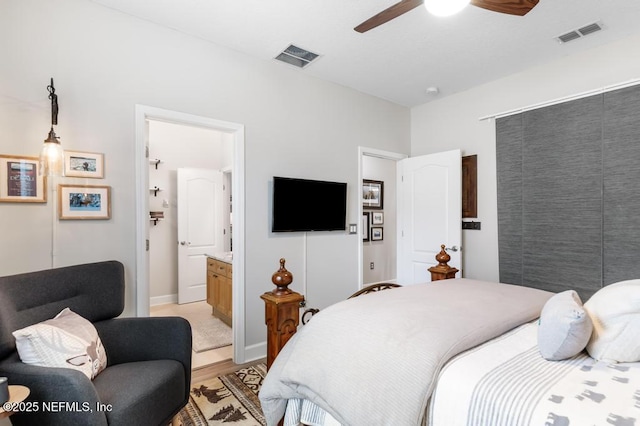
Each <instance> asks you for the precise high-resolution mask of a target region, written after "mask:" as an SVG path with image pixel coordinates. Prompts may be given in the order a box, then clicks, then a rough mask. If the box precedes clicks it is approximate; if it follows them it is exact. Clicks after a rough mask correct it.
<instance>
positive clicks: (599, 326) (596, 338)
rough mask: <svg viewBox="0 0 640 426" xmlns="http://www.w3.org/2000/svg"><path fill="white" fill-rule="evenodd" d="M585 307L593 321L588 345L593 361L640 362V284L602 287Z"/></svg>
mask: <svg viewBox="0 0 640 426" xmlns="http://www.w3.org/2000/svg"><path fill="white" fill-rule="evenodd" d="M584 307H585V309H586V310H587V312H588V313H589V315H590V316H591V319H592V320H593V335H592V336H591V340H590V341H589V344H588V345H587V352H589V355H591V357H592V358H595V359H597V360H604V361H608V362H635V361H640V280H629V281H620V282H618V283H615V284H610V285H608V286H606V287H603V288H602V289H600V290H598V291H597V292H596V293H595V294H594V295H593V296H591V298H590V299H589V300H588V301H587V303H585V304H584Z"/></svg>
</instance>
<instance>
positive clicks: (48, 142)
mask: <svg viewBox="0 0 640 426" xmlns="http://www.w3.org/2000/svg"><path fill="white" fill-rule="evenodd" d="M47 90H48V91H49V99H51V130H50V131H49V136H48V137H47V139H45V140H44V145H43V147H42V150H41V151H40V174H42V175H45V176H64V150H63V149H62V145H61V144H60V141H59V140H58V139H59V137H58V136H56V132H55V131H54V130H53V126H54V125H57V124H58V95H56V88H55V87H53V78H52V79H51V84H50V85H49V86H47Z"/></svg>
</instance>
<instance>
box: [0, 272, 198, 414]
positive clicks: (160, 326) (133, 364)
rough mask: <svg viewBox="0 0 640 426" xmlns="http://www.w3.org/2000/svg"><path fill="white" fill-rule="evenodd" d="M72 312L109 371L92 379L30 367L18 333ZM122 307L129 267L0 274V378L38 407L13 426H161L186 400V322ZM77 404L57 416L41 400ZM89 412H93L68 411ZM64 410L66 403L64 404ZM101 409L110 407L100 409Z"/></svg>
mask: <svg viewBox="0 0 640 426" xmlns="http://www.w3.org/2000/svg"><path fill="white" fill-rule="evenodd" d="M66 307H69V308H70V309H71V310H72V311H74V312H76V313H77V314H79V315H81V316H83V317H84V318H86V319H88V320H89V321H91V322H92V323H93V325H94V326H95V327H96V329H97V331H98V334H99V336H100V339H101V340H102V344H103V345H104V348H105V351H106V354H107V362H108V364H107V368H106V369H105V370H104V371H102V372H101V373H100V374H99V375H98V376H97V377H96V378H95V379H94V380H93V381H91V380H90V379H88V378H87V376H85V375H84V374H83V373H82V372H80V371H77V370H72V369H68V368H48V367H39V366H33V365H27V364H24V363H22V362H21V361H20V358H19V357H18V353H17V352H16V345H15V339H14V337H13V335H12V334H11V333H12V332H13V331H15V330H18V329H21V328H23V327H26V326H28V325H32V324H36V323H39V322H41V321H44V320H47V319H50V318H53V317H54V316H56V315H57V314H58V313H59V312H60V311H61V310H63V309H64V308H66ZM123 309H124V268H123V266H122V264H121V263H120V262H117V261H106V262H98V263H91V264H85V265H77V266H69V267H65V268H55V269H50V270H45V271H38V272H30V273H25V274H19V275H13V276H7V277H0V376H6V377H8V378H9V384H16V385H24V386H27V387H29V389H30V391H31V393H30V395H29V397H28V398H27V401H34V402H35V401H38V402H39V403H40V409H39V410H37V411H35V412H31V413H24V412H22V413H20V412H19V413H16V414H14V415H12V416H11V422H12V423H13V424H14V425H65V426H66V425H83V426H84V425H87V426H88V425H136V426H140V425H163V424H168V423H169V422H170V421H171V419H172V418H173V417H174V416H175V415H176V414H177V413H178V412H179V411H180V409H181V408H182V407H184V405H185V404H186V403H187V401H188V398H189V388H190V385H191V327H190V326H189V323H188V322H187V321H186V320H185V319H183V318H176V317H165V318H116V317H117V316H119V315H120V314H121V313H122V311H123ZM43 401H44V402H54V401H64V402H77V403H78V404H77V405H73V404H70V405H68V406H67V408H64V409H62V410H59V411H58V412H52V411H51V410H50V411H45V410H43V409H42V405H41V404H42V402H43ZM74 406H75V407H87V406H88V407H90V410H86V411H85V410H84V409H83V408H79V409H77V410H74V409H69V407H71V408H72V407H74ZM63 407H64V406H63ZM97 407H103V408H104V407H109V408H110V411H108V410H105V411H100V410H98V409H97Z"/></svg>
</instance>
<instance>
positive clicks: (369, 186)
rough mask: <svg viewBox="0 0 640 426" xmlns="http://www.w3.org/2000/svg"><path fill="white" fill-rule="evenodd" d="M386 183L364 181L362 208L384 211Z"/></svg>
mask: <svg viewBox="0 0 640 426" xmlns="http://www.w3.org/2000/svg"><path fill="white" fill-rule="evenodd" d="M383 190H384V182H382V181H380V180H369V179H363V180H362V207H364V208H365V209H382V205H383V201H384V193H383V192H384V191H383Z"/></svg>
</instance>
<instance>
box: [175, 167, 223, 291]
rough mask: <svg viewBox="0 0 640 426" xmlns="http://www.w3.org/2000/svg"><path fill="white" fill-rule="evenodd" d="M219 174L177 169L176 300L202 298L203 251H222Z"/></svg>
mask: <svg viewBox="0 0 640 426" xmlns="http://www.w3.org/2000/svg"><path fill="white" fill-rule="evenodd" d="M223 226H224V225H223V222H222V173H221V172H219V171H217V170H209V169H191V168H179V169H178V303H180V304H182V303H190V302H196V301H200V300H205V299H206V295H207V260H206V255H207V254H216V253H220V252H223V251H224V238H223Z"/></svg>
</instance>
